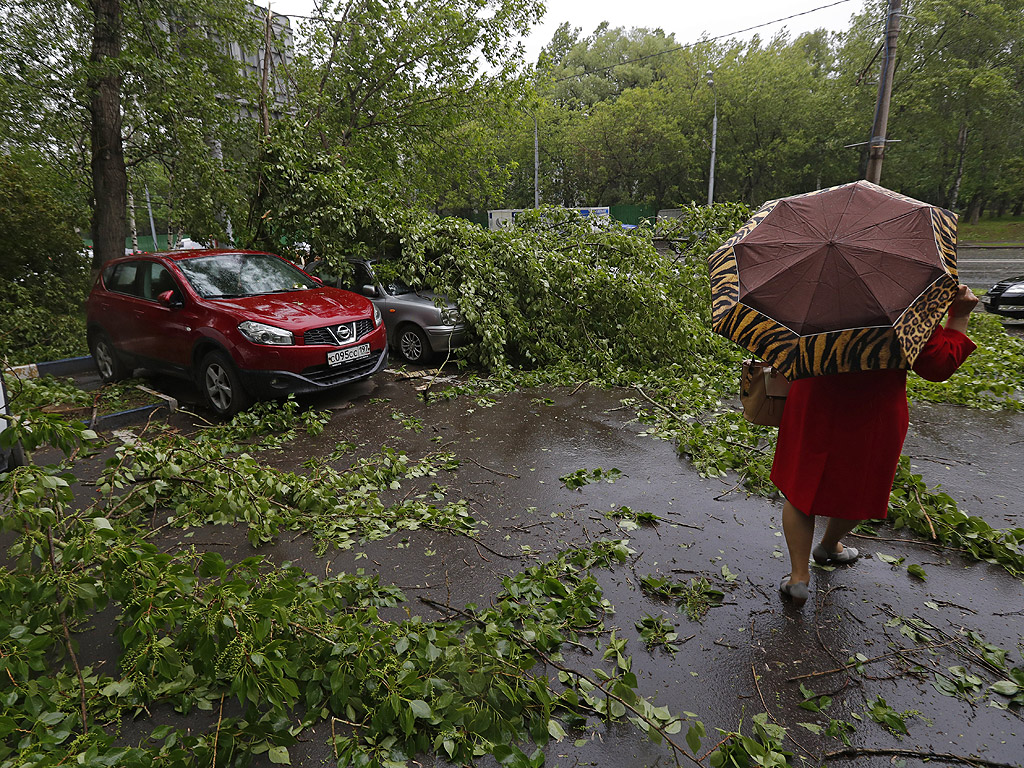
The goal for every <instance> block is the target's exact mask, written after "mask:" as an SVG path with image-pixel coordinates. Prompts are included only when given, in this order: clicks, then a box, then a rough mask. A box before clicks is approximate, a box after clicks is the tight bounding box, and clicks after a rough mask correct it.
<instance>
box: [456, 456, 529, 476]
mask: <svg viewBox="0 0 1024 768" xmlns="http://www.w3.org/2000/svg"><path fill="white" fill-rule="evenodd" d="M466 461H469V462H472V463H473V464H476V465H477V466H478V467H480V469H486V470H487V471H488V472H493V473H494V474H496V475H501V476H502V477H514V478H515V479H516V480H518V479H519V475H514V474H512V473H511V472H502V471H501V470H498V469H491V468H490V467H485V466H484V465H483V464H481V463H480V462H479V461H477V460H476V459H474V458H473V457H472V456H467V457H466Z"/></svg>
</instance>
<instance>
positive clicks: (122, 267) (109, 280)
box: [103, 261, 140, 296]
mask: <svg viewBox="0 0 1024 768" xmlns="http://www.w3.org/2000/svg"><path fill="white" fill-rule="evenodd" d="M139 266H140V264H139V262H137V261H126V262H124V263H123V264H118V265H117V266H115V267H114V269H113V271H112V272H111V273H110V275H109V276H106V275H104V278H103V281H104V283H105V284H106V286H107V290H108V291H113V292H114V293H127V294H129V295H131V296H138V295H139V292H138V288H137V287H136V279H135V278H136V277H137V275H138V273H139Z"/></svg>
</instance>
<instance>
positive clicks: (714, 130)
mask: <svg viewBox="0 0 1024 768" xmlns="http://www.w3.org/2000/svg"><path fill="white" fill-rule="evenodd" d="M705 77H707V79H708V85H710V86H711V92H712V93H713V94H714V95H715V115H714V117H713V118H712V119H711V169H710V170H709V171H708V206H709V207H710V206H711V205H712V204H713V203H714V202H715V150H716V148H717V144H718V89H717V88H715V73H714V72H712V71H711V70H710V69H709V70H708V71H707V74H706V75H705Z"/></svg>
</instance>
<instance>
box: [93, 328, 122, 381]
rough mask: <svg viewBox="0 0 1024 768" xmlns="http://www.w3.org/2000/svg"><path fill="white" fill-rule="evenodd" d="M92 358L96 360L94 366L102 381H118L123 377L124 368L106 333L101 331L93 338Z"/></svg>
mask: <svg viewBox="0 0 1024 768" xmlns="http://www.w3.org/2000/svg"><path fill="white" fill-rule="evenodd" d="M92 358H93V360H95V361H96V368H97V369H98V370H99V372H100V378H101V379H102V380H103V381H104V382H112V381H120V380H121V379H123V378H124V377H125V375H126V371H125V368H124V366H123V365H122V364H121V359H120V358H119V357H118V356H117V351H116V350H115V349H114V345H113V344H112V343H111V341H110V338H109V337H108V336H107V335H106V334H104V333H101V334H99V335H97V336H96V338H95V339H94V340H93V343H92Z"/></svg>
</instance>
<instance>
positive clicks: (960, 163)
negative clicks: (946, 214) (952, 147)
mask: <svg viewBox="0 0 1024 768" xmlns="http://www.w3.org/2000/svg"><path fill="white" fill-rule="evenodd" d="M968 132H969V129H968V128H967V122H966V121H965V122H962V123H960V133H959V134H957V137H956V149H957V161H956V178H955V179H954V180H953V190H952V191H951V192H950V193H949V210H951V211H955V210H956V204H957V203H958V202H959V199H960V183H961V182H962V181H963V178H964V157H965V156H966V154H967V134H968Z"/></svg>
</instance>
